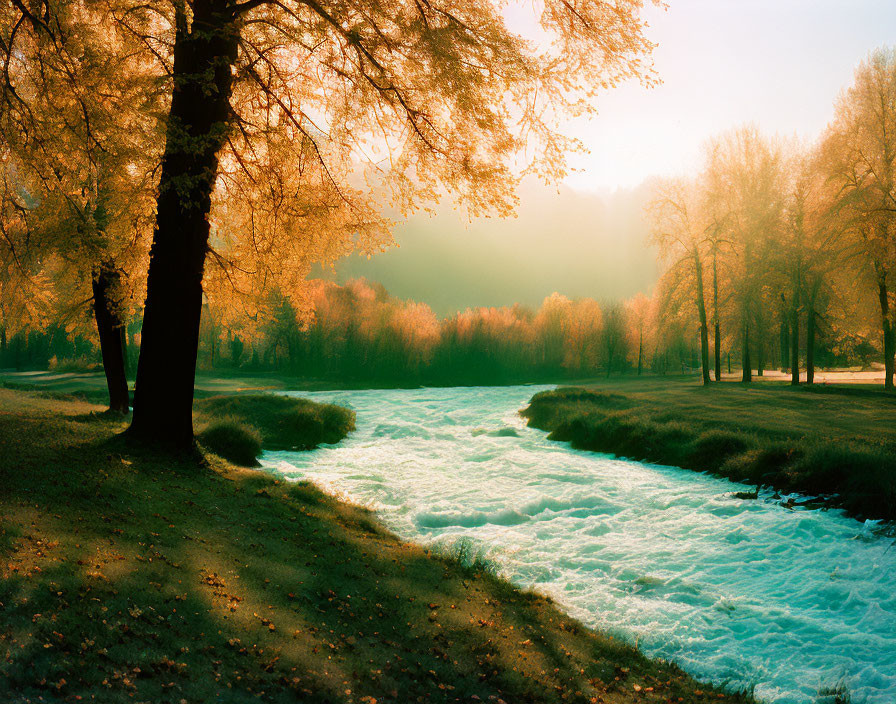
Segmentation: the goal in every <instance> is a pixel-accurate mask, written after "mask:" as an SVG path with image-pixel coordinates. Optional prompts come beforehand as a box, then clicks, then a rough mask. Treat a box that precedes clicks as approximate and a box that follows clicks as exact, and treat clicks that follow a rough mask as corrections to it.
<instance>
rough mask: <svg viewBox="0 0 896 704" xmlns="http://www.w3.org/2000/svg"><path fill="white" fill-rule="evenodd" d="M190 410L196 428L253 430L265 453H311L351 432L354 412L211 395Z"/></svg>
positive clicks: (286, 399)
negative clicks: (226, 425) (215, 426)
mask: <svg viewBox="0 0 896 704" xmlns="http://www.w3.org/2000/svg"><path fill="white" fill-rule="evenodd" d="M193 411H194V414H195V416H196V419H197V421H198V422H199V424H200V425H202V424H212V423H216V422H218V423H220V422H222V421H227V423H229V424H230V425H231V426H233V425H234V424H242V425H243V426H245V428H246V429H247V431H248V432H250V433H251V432H252V429H254V431H257V433H258V435H259V437H260V438H261V444H262V445H263V446H264V448H265V449H266V450H312V449H314V448H315V447H318V446H319V445H321V444H322V443H329V444H332V443H337V442H339V441H340V440H342V439H343V438H344V437H345V436H346V435H348V433H350V432H351V431H352V430H354V429H355V413H354V411H351V410H349V409H347V408H343V407H342V406H335V405H333V404H329V403H316V402H314V401H311V400H309V399H304V398H294V397H291V396H277V395H274V394H240V395H234V396H212V397H211V398H206V399H202V400H199V401H196V403H195V404H194V405H193Z"/></svg>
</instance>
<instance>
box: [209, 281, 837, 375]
mask: <svg viewBox="0 0 896 704" xmlns="http://www.w3.org/2000/svg"><path fill="white" fill-rule="evenodd" d="M308 296H309V303H308V305H309V308H308V311H307V312H306V314H305V315H302V313H301V311H299V310H297V309H296V308H294V307H293V304H292V303H291V302H290V301H289V299H288V298H286V297H285V296H282V295H275V296H273V297H272V299H271V300H270V302H269V304H268V305H267V306H264V307H263V309H262V310H263V312H262V313H261V314H260V316H259V318H258V319H257V321H252V324H251V325H248V324H244V325H243V326H242V327H241V328H239V329H235V328H233V327H228V325H227V324H226V323H225V322H223V320H222V313H223V311H221V310H214V309H213V308H212V307H211V306H210V305H209V306H208V307H207V310H206V311H205V313H204V315H203V321H204V322H203V328H202V334H201V338H200V354H199V364H200V367H201V368H204V369H206V370H217V371H226V370H234V371H237V370H239V371H243V372H251V371H268V372H277V373H279V374H282V375H291V376H297V377H302V378H308V379H320V380H328V381H335V382H342V381H345V382H354V383H370V384H386V385H399V386H407V385H417V384H429V385H454V384H477V385H479V384H481V385H487V384H508V383H523V382H539V381H541V382H550V381H561V380H564V379H575V378H587V377H595V376H609V375H620V374H630V375H641V374H660V375H663V374H682V373H696V372H697V371H698V369H699V364H700V349H699V344H698V340H697V338H696V337H695V335H694V327H693V325H691V324H690V321H689V320H688V319H687V317H686V316H682V315H679V314H678V311H677V310H675V309H674V308H670V307H669V304H668V297H666V296H665V294H664V292H663V291H660V292H659V293H658V295H657V296H655V297H654V298H652V299H651V298H647V297H646V296H643V295H639V296H636V297H635V298H633V299H630V300H628V301H623V302H607V303H603V304H601V303H599V302H597V301H595V300H593V299H590V298H583V299H577V300H571V299H569V298H567V297H565V296H562V295H560V294H557V293H555V294H552V295H551V296H549V297H547V298H546V299H545V300H544V302H543V303H542V304H541V306H540V307H539V308H538V309H537V310H532V309H529V308H526V307H525V306H521V305H515V306H510V307H501V308H474V309H467V310H465V311H462V312H459V313H456V314H455V315H452V316H449V317H447V318H445V319H442V320H439V319H438V318H437V317H436V316H435V314H434V313H433V312H432V310H431V309H430V308H429V307H428V306H427V305H425V304H422V303H416V302H413V301H405V300H401V299H398V298H395V297H393V296H390V295H389V293H388V292H387V291H386V290H385V288H384V287H383V286H382V285H380V284H371V283H368V282H366V281H364V280H356V281H351V282H349V283H347V284H345V285H343V286H340V285H337V284H335V283H332V282H327V281H321V280H315V281H312V282H310V285H309V292H308ZM823 356H824V359H825V361H826V362H829V363H846V361H847V360H846V359H845V358H837V357H835V356H834V354H833V353H832V352H831V351H830V350H828V349H825V350H824V355H823Z"/></svg>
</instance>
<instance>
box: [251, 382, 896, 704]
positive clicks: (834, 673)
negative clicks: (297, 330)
mask: <svg viewBox="0 0 896 704" xmlns="http://www.w3.org/2000/svg"><path fill="white" fill-rule="evenodd" d="M539 390H540V389H539V388H537V387H520V386H517V387H497V388H450V389H418V390H388V391H378V390H374V391H334V392H317V393H301V394H298V393H297V394H295V395H301V396H307V397H310V398H313V399H314V400H317V401H327V402H333V403H339V404H342V405H345V406H349V407H351V408H353V409H354V410H355V411H356V412H357V430H356V431H355V432H354V433H353V434H352V435H350V436H349V437H348V438H347V439H346V440H344V441H343V442H342V443H340V444H339V445H336V446H332V447H330V446H325V447H324V448H321V449H318V450H315V451H313V452H306V453H291V452H269V453H266V454H265V456H264V458H263V463H264V464H265V465H266V466H268V467H270V468H271V469H273V470H274V471H276V472H279V473H282V474H283V475H285V476H286V477H288V478H291V479H292V478H296V479H298V478H302V479H310V480H312V481H314V482H315V483H317V484H319V485H320V486H322V487H324V488H326V489H328V490H336V491H338V492H340V493H342V494H343V495H345V496H347V497H348V498H350V499H352V500H354V501H356V502H358V503H361V504H364V505H367V506H370V507H371V508H374V509H375V510H376V511H378V513H379V515H380V516H381V517H382V519H383V520H384V522H385V523H386V524H387V525H388V526H390V527H391V528H392V529H393V530H395V531H396V532H397V533H398V534H399V535H401V536H402V537H404V538H408V539H413V540H417V541H420V542H430V541H435V540H440V541H442V540H450V539H454V538H457V537H460V536H466V537H469V538H472V539H474V540H475V541H477V542H480V543H483V544H485V545H487V546H489V547H490V549H491V550H492V551H493V553H492V556H493V557H494V558H495V559H496V560H497V561H499V562H500V564H501V567H502V569H503V572H504V574H505V575H506V576H507V577H509V578H510V579H511V580H512V581H513V582H515V583H517V584H519V585H522V586H533V585H534V586H535V587H536V588H537V589H539V590H541V591H543V592H546V593H549V594H551V595H552V596H553V597H554V598H556V599H557V601H558V602H560V603H561V604H562V605H563V606H564V607H565V608H566V609H567V610H569V611H570V612H571V613H572V614H573V615H575V616H577V617H579V618H581V619H582V620H583V621H585V622H586V623H588V624H590V625H592V626H595V627H598V628H602V629H605V630H607V631H610V632H612V633H613V634H615V635H618V636H620V637H623V638H625V639H626V640H628V641H630V642H632V643H637V645H638V647H639V648H641V650H643V651H644V652H645V653H647V654H648V655H650V656H654V657H662V658H664V659H667V660H672V661H674V662H676V663H678V664H679V665H681V666H682V667H683V668H684V669H685V670H687V671H688V672H690V673H691V674H693V675H695V676H696V677H699V678H701V679H707V680H711V681H713V682H716V683H721V682H728V683H730V685H732V686H733V687H739V686H743V685H750V684H754V685H755V694H756V697H757V698H758V699H760V700H761V701H767V702H798V703H802V702H813V701H815V699H816V696H817V693H818V690H819V689H820V688H822V687H827V686H833V685H836V684H837V683H838V682H842V683H844V684H845V685H846V686H847V687H848V689H849V692H850V694H851V696H852V702H853V703H854V704H858V703H859V702H867V704H892V703H893V702H896V546H894V547H891V546H892V544H893V539H892V538H888V537H887V536H886V535H885V534H884V531H883V530H882V528H881V527H880V526H878V525H877V524H876V523H874V522H870V521H869V522H867V523H864V524H863V523H861V522H859V521H856V520H855V519H852V518H848V517H846V516H844V515H842V513H841V512H840V511H838V510H830V511H819V510H788V509H787V508H785V507H783V506H782V505H780V502H776V501H772V500H770V499H769V498H767V497H766V498H760V499H759V500H740V499H737V498H734V497H733V496H732V492H737V491H741V490H744V488H745V487H744V486H743V485H740V484H735V483H732V482H729V481H727V480H725V479H720V478H717V477H712V476H709V475H706V474H701V473H697V472H691V471H687V470H682V469H677V468H674V467H661V466H656V465H648V464H643V463H640V462H629V461H623V460H617V459H613V458H611V457H609V456H607V455H600V454H595V453H587V452H578V451H575V450H571V449H570V448H569V447H568V445H567V444H566V443H556V442H552V441H549V440H547V437H546V433H544V432H542V431H540V430H535V429H530V428H526V427H525V424H524V421H523V420H522V419H521V418H520V417H519V415H518V411H519V409H520V408H522V407H524V406H525V405H526V403H527V401H528V400H529V398H530V397H531V396H532V395H533V394H534V393H536V392H537V391H539Z"/></svg>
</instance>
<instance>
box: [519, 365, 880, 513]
mask: <svg viewBox="0 0 896 704" xmlns="http://www.w3.org/2000/svg"><path fill="white" fill-rule="evenodd" d="M524 415H526V417H527V418H528V419H529V424H530V425H532V426H534V427H538V428H542V429H544V430H549V431H552V436H551V437H553V438H554V439H557V440H569V441H571V442H572V443H573V445H574V446H576V447H579V448H581V449H589V450H596V451H601V452H613V453H616V454H619V455H623V456H627V457H631V458H634V459H646V460H650V461H655V462H660V463H665V464H673V465H677V466H681V467H686V468H690V469H698V470H709V471H714V472H718V473H720V474H723V475H725V476H729V477H731V478H733V479H738V480H741V481H747V482H753V483H762V484H770V485H772V486H775V487H776V488H778V489H782V490H793V491H799V492H803V493H808V494H817V493H824V494H837V496H835V497H829V498H828V499H827V500H828V501H831V502H833V503H836V504H839V505H843V506H845V507H846V508H847V509H849V510H850V511H852V512H853V513H855V514H857V515H861V516H865V517H870V518H888V519H894V518H896V396H894V395H892V394H888V393H885V392H884V391H883V390H882V389H881V388H880V387H877V386H866V385H859V384H851V385H848V386H847V385H844V386H815V387H799V388H792V387H790V386H789V385H787V384H785V383H775V382H768V381H767V382H760V383H754V384H752V385H748V384H740V383H733V382H723V383H720V384H713V385H711V386H710V387H708V388H707V387H704V386H702V385H701V384H700V382H699V380H697V379H694V378H692V377H678V378H656V377H652V378H641V379H638V378H635V377H628V378H619V379H610V380H606V381H601V382H594V383H590V384H588V385H587V386H583V387H578V388H571V387H566V388H561V389H558V390H557V391H551V392H546V393H544V394H538V395H536V396H535V397H534V398H533V399H532V403H531V405H530V406H529V408H527V409H526V411H525V412H524Z"/></svg>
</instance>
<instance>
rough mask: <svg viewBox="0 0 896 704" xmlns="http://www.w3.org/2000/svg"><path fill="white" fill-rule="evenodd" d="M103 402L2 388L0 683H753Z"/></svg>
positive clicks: (639, 687) (357, 689)
mask: <svg viewBox="0 0 896 704" xmlns="http://www.w3.org/2000/svg"><path fill="white" fill-rule="evenodd" d="M98 410H102V409H101V408H100V407H97V406H92V405H90V404H88V403H86V402H83V401H70V400H64V399H61V398H46V397H45V396H42V395H41V394H35V393H25V392H21V391H10V390H0V516H2V519H0V520H2V523H0V700H3V701H9V702H31V701H34V702H36V701H43V702H74V701H102V702H139V701H142V702H181V701H187V702H191V703H192V702H207V701H220V702H244V701H247V700H249V699H253V700H258V701H269V702H280V701H283V702H294V701H307V702H326V701H331V702H359V703H363V704H372V702H375V701H376V702H380V703H382V702H413V701H430V702H454V701H464V702H471V701H486V702H487V701H494V702H499V701H502V700H503V701H505V702H509V703H510V702H561V701H564V702H670V701H671V702H676V701H677V702H682V701H683V702H709V701H713V702H718V701H721V702H726V701H727V702H735V701H748V699H747V698H746V697H738V696H734V695H728V694H720V693H718V691H717V690H715V689H713V688H711V687H706V686H702V685H700V684H698V683H696V682H694V681H693V680H691V679H690V678H689V677H687V676H686V675H684V674H682V673H681V672H680V671H679V670H678V669H677V668H675V667H673V666H669V665H666V664H663V663H659V662H654V661H650V660H647V659H646V658H644V657H642V656H641V655H640V654H638V653H637V652H636V651H635V650H634V649H632V648H631V647H629V646H626V645H624V644H622V643H620V642H619V641H616V640H613V639H610V638H607V637H605V636H602V635H600V634H597V633H594V632H592V631H590V630H589V629H587V628H585V627H584V626H582V625H581V624H580V623H578V622H576V621H575V620H574V619H572V618H570V617H568V616H567V615H565V614H564V613H563V612H562V611H560V610H558V608H557V607H556V606H555V605H554V604H553V603H552V602H551V601H550V600H548V599H545V598H542V597H540V596H537V595H533V594H527V593H522V592H520V591H518V590H516V589H514V588H512V587H511V586H510V585H508V584H507V583H506V582H504V581H502V580H500V579H497V578H495V577H493V576H491V575H489V574H488V573H487V572H484V571H482V570H480V569H476V568H474V567H471V566H469V565H468V564H460V563H459V562H458V561H457V560H455V559H446V558H444V557H438V556H435V555H433V554H432V553H430V552H427V551H426V550H424V549H423V548H421V547H419V546H416V545H413V544H409V543H405V542H402V541H400V540H399V539H397V538H396V537H395V536H394V535H392V534H391V533H389V532H388V531H386V530H385V529H383V528H382V527H381V526H380V525H379V524H378V523H377V521H376V519H375V518H374V517H373V516H372V515H371V514H370V513H369V512H368V511H366V510H364V509H361V508H358V507H355V506H352V505H349V504H346V503H344V502H341V501H339V500H338V499H336V498H333V497H331V496H328V495H325V494H323V493H321V492H320V491H319V490H317V489H315V488H314V487H312V486H310V485H307V484H287V483H283V482H278V481H276V480H275V479H274V478H273V477H271V476H268V475H265V474H262V473H258V472H253V471H247V470H240V469H238V468H235V467H233V466H231V465H228V464H226V463H224V462H222V461H220V460H218V459H217V458H210V459H208V460H207V461H206V462H205V464H204V466H196V464H195V463H194V462H187V461H183V462H172V461H171V460H170V459H167V458H165V457H161V456H155V455H153V454H152V453H149V452H146V451H141V452H135V451H133V450H131V449H130V448H129V447H127V446H125V445H123V444H122V442H121V441H120V440H119V439H118V438H117V437H116V433H117V432H118V431H119V430H120V429H121V428H122V424H121V422H120V421H114V420H109V419H108V418H106V417H103V416H98V415H94V413H95V412H96V411H98ZM477 698H478V699H477Z"/></svg>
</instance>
